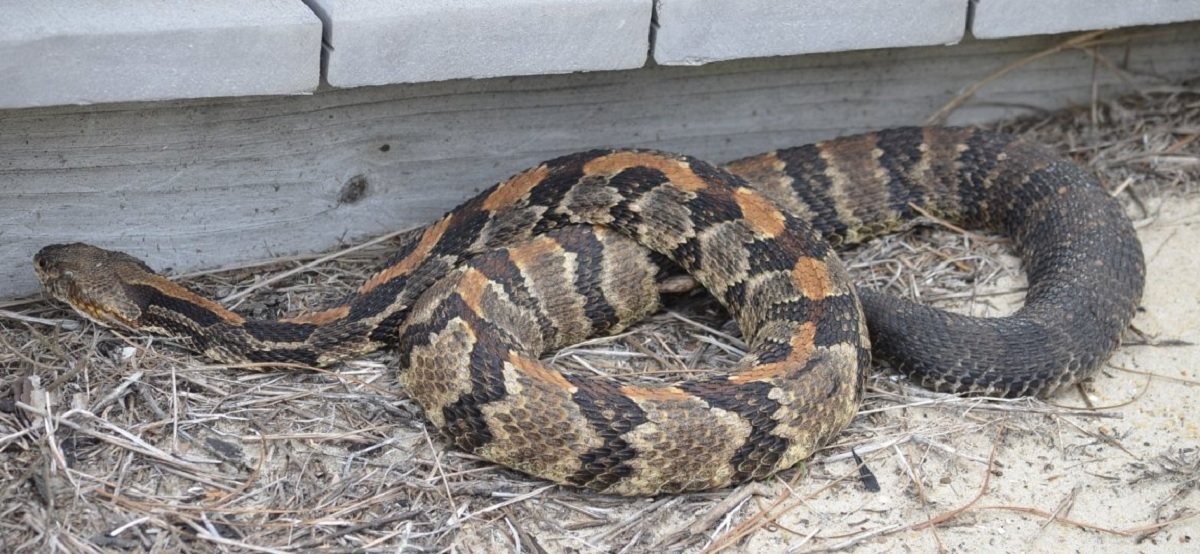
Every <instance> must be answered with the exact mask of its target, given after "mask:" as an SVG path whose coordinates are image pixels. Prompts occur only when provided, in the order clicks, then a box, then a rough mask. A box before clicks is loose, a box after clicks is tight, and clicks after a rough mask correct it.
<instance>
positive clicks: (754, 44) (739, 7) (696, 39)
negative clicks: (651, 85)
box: [654, 0, 967, 65]
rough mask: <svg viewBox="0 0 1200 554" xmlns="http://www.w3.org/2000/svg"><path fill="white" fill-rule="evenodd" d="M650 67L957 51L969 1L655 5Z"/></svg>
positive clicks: (681, 0)
mask: <svg viewBox="0 0 1200 554" xmlns="http://www.w3.org/2000/svg"><path fill="white" fill-rule="evenodd" d="M657 10H658V13H657V16H658V17H657V19H658V26H659V28H658V32H657V33H656V35H655V41H654V60H655V61H657V62H658V63H660V64H663V65H700V64H705V63H709V62H715V61H720V60H732V59H738V58H752V57H762V56H783V55H791V54H807V53H812V52H836V51H841V50H864V49H869V48H888V47H896V46H923V45H931V44H954V43H956V42H958V41H959V40H961V39H962V36H963V31H964V29H965V28H966V21H967V1H966V0H898V1H895V2H888V1H881V0H793V1H791V2H779V1H776V0H739V1H738V2H729V1H726V0H660V1H659V3H658V7H657Z"/></svg>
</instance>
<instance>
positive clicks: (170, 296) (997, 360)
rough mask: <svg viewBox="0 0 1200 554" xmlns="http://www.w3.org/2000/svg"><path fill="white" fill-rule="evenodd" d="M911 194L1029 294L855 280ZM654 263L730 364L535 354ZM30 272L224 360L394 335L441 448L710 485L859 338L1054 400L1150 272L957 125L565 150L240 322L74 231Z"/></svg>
mask: <svg viewBox="0 0 1200 554" xmlns="http://www.w3.org/2000/svg"><path fill="white" fill-rule="evenodd" d="M921 211H924V212H928V213H933V214H935V215H937V216H939V217H942V218H945V219H947V220H950V221H953V222H956V223H959V224H961V225H964V226H968V227H975V228H981V229H986V230H990V231H995V232H999V233H1002V234H1004V235H1007V236H1009V237H1011V238H1012V239H1013V241H1014V243H1015V244H1016V246H1017V249H1018V250H1019V252H1020V254H1021V255H1022V258H1023V260H1024V262H1025V267H1026V269H1027V271H1028V273H1029V281H1030V287H1029V294H1028V298H1027V300H1026V304H1025V306H1024V308H1022V309H1021V310H1020V311H1018V312H1017V313H1015V314H1013V315H1012V316H1009V317H1003V318H986V319H981V318H971V317H966V316H961V315H956V314H949V313H946V312H942V311H939V310H933V309H930V308H927V307H923V306H920V305H916V304H913V303H911V302H907V301H903V300H900V299H896V298H892V297H889V296H886V295H883V294H880V293H877V292H874V291H870V290H859V291H855V289H854V287H853V285H852V284H851V283H850V281H849V279H848V277H847V276H846V273H845V271H844V269H843V268H842V266H841V264H840V262H839V261H838V259H837V257H836V255H835V253H834V250H833V248H832V247H831V246H830V244H831V243H832V244H834V245H839V246H840V245H845V244H854V243H858V242H861V241H863V240H867V239H869V238H871V237H874V236H878V235H880V234H884V233H888V232H892V231H894V230H896V229H898V228H899V227H900V226H902V225H903V224H904V223H905V222H907V221H911V220H912V219H914V218H916V217H917V216H918V215H919V213H920V212H921ZM665 260H670V262H669V263H670V264H676V265H677V266H678V267H680V268H682V269H683V270H684V271H686V272H688V273H689V274H691V275H692V276H693V277H695V278H696V279H697V280H698V281H699V282H700V283H701V284H703V285H704V286H705V288H707V289H708V290H709V291H710V292H711V293H713V294H714V295H715V296H716V297H717V299H718V300H720V301H721V302H722V303H723V304H724V305H725V306H726V307H727V308H728V309H729V311H730V313H731V314H732V315H733V316H734V317H735V318H736V320H737V322H738V324H739V325H740V326H741V329H742V332H743V334H744V336H745V337H746V339H747V342H748V344H749V345H750V351H749V353H748V354H747V355H746V357H745V358H744V359H743V360H742V361H741V362H740V363H739V364H738V365H737V366H736V367H734V368H732V369H731V370H730V371H728V372H727V373H724V374H720V375H719V376H715V377H708V378H705V379H701V380H697V381H688V382H683V383H679V384H676V385H673V386H667V387H637V386H629V385H624V386H622V385H617V384H614V383H612V382H608V381H603V380H595V379H588V378H580V377H575V376H566V375H563V374H561V373H559V372H557V371H555V370H553V369H551V368H548V367H546V366H544V365H542V364H541V363H540V362H539V361H538V358H539V356H541V355H542V354H543V353H544V352H546V351H547V350H551V349H554V348H557V347H560V346H562V345H564V344H568V343H570V342H573V341H578V340H581V339H583V338H585V337H587V336H591V335H594V334H598V333H612V332H617V331H619V330H620V329H622V328H624V327H625V326H627V325H629V324H630V323H632V322H634V321H636V320H638V319H640V318H641V317H643V316H644V315H645V314H647V313H649V312H652V311H653V310H655V309H656V308H657V307H658V302H659V299H658V293H657V290H656V287H655V282H656V280H657V279H658V278H660V277H662V276H663V275H664V274H665V273H664V272H665V271H667V270H666V269H664V264H668V262H666V261H665ZM36 266H37V269H38V273H39V276H40V278H41V279H42V281H43V284H44V288H45V289H46V291H47V292H48V293H49V294H50V295H51V296H53V297H55V298H58V299H60V300H63V301H65V302H67V303H69V304H70V305H71V306H73V307H74V308H75V309H76V310H78V311H79V312H80V313H82V314H84V315H85V316H87V317H89V318H90V319H93V320H95V321H98V322H100V323H103V324H106V325H117V326H123V327H128V328H133V329H139V330H143V331H147V332H155V333H164V334H171V335H179V336H182V337H184V338H185V340H187V341H188V345H189V346H190V347H192V348H194V349H196V350H197V351H199V352H202V353H205V354H206V355H208V356H211V357H213V358H216V359H219V360H223V361H247V360H249V361H297V362H302V363H318V364H319V363H328V362H331V361H334V360H337V359H341V358H344V357H346V356H350V355H354V354H357V353H362V352H367V351H370V350H374V349H376V348H379V347H381V346H385V345H396V346H398V348H399V352H400V355H401V370H400V376H401V381H402V382H403V383H404V385H405V387H406V389H407V390H408V392H409V394H410V395H412V396H413V398H415V399H416V400H417V401H418V402H419V403H420V404H421V405H422V407H423V408H424V410H425V412H426V414H427V416H428V417H429V418H430V420H431V421H432V422H433V423H434V424H435V425H436V426H437V427H438V428H439V429H441V430H443V431H444V432H445V433H446V434H447V435H448V436H449V437H450V438H451V440H453V441H454V443H455V444H456V445H458V446H459V447H461V448H463V449H466V450H469V451H472V452H476V453H478V454H480V455H482V456H484V457H487V458H488V459H491V460H494V461H497V462H499V463H502V464H505V465H508V466H511V467H514V468H517V469H520V470H522V471H526V472H529V473H531V474H534V475H538V476H541V477H544V478H547V479H551V480H554V481H556V482H560V483H567V484H572V485H577V486H584V487H589V488H592V489H596V490H600V491H604V492H609V493H617V494H657V493H661V492H678V491H687V490H699V489H707V488H715V487H722V486H727V485H730V484H734V483H738V482H742V481H745V480H748V479H756V478H761V477H764V476H767V475H770V474H772V473H774V472H776V471H778V470H780V469H783V468H786V467H790V466H791V465H793V464H795V463H796V462H798V461H800V460H802V459H804V458H806V457H807V456H809V455H810V454H811V453H812V452H813V450H814V449H816V448H819V447H820V446H821V445H823V444H826V443H827V442H828V441H829V440H830V439H831V438H832V437H833V436H835V435H836V434H837V433H838V432H840V431H841V430H842V429H843V428H844V427H845V426H846V425H847V424H848V423H849V421H850V419H851V417H852V416H853V414H854V412H855V410H856V407H857V403H858V399H859V387H860V383H861V378H862V374H863V371H864V370H865V369H866V367H867V365H868V364H869V360H870V352H869V350H868V348H869V347H868V344H870V343H873V346H874V350H875V352H876V353H878V354H880V355H882V356H883V357H885V358H888V359H889V360H891V361H893V362H894V363H895V364H896V365H897V366H898V367H900V368H901V369H903V370H905V371H907V372H909V373H910V375H912V376H913V378H914V379H916V380H918V381H919V382H921V383H923V384H925V385H927V386H930V387H932V388H936V389H939V390H945V391H950V392H962V393H973V394H993V395H1005V396H1017V395H1035V394H1050V393H1052V392H1053V391H1055V390H1057V389H1059V388H1061V387H1063V386H1066V385H1068V384H1070V383H1073V382H1077V381H1078V380H1079V379H1083V378H1085V377H1087V376H1089V375H1091V374H1092V373H1093V372H1094V371H1095V370H1096V369H1097V368H1098V367H1099V366H1100V365H1101V364H1102V363H1103V362H1104V360H1105V359H1107V357H1108V356H1109V355H1110V354H1111V352H1112V350H1113V349H1114V348H1115V347H1116V346H1117V344H1118V342H1119V337H1120V334H1121V332H1122V331H1123V330H1124V328H1125V327H1126V326H1127V325H1128V323H1129V321H1130V319H1131V318H1132V316H1133V312H1134V310H1135V309H1136V306H1137V303H1138V301H1139V299H1140V296H1141V290H1142V284H1143V279H1144V277H1143V274H1144V265H1143V260H1142V253H1141V247H1140V245H1139V243H1138V241H1137V239H1136V236H1135V235H1134V234H1133V230H1132V226H1131V225H1130V223H1129V221H1128V220H1127V219H1126V218H1125V216H1124V214H1123V213H1122V211H1121V209H1120V207H1119V206H1118V205H1117V203H1116V202H1115V201H1114V200H1113V199H1111V198H1110V197H1109V196H1108V195H1107V194H1106V193H1105V192H1104V190H1103V189H1102V188H1101V187H1100V186H1099V185H1098V183H1096V181H1095V180H1094V179H1093V178H1092V177H1090V176H1089V175H1088V174H1087V173H1086V172H1085V171H1083V170H1082V169H1080V168H1078V167H1077V166H1075V165H1074V164H1071V163H1070V162H1068V161H1066V160H1063V159H1062V158H1060V157H1058V156H1056V155H1054V154H1053V153H1051V152H1050V151H1048V150H1047V149H1045V148H1042V147H1039V146H1036V145H1031V144H1029V143H1025V142H1021V141H1018V140H1015V139H1013V138H1012V137H1009V136H1006V135H1000V134H995V133H989V132H985V131H978V130H970V129H954V128H905V129H895V130H889V131H881V132H878V133H870V134H865V135H858V136H853V137H846V138H843V139H838V140H834V141H829V142H825V143H819V144H814V145H809V146H802V147H797V148H792V149H787V150H779V151H775V152H770V153H766V154H762V155H759V156H754V157H751V158H746V159H743V160H738V161H735V162H732V163H730V164H727V165H726V166H724V167H715V166H712V165H710V164H707V163H705V162H703V161H700V160H696V159H693V158H689V157H686V156H679V155H674V154H666V153H661V152H653V151H639V150H597V151H591V152H585V153H579V154H572V155H568V156H564V157H561V158H557V159H555V160H551V161H548V162H545V163H543V164H541V165H539V166H538V167H536V168H533V169H530V170H528V171H525V172H523V173H521V174H518V175H516V176H514V177H512V178H510V179H509V180H507V181H505V182H503V183H501V184H499V185H497V186H494V187H492V188H490V189H488V190H486V191H484V192H483V193H481V194H480V195H479V196H477V197H475V198H473V199H471V200H469V201H467V202H466V203H464V204H463V205H461V206H459V207H458V208H456V209H455V210H453V211H452V212H450V213H449V214H447V215H446V216H445V217H444V218H442V219H441V220H439V221H437V222H435V223H434V224H432V225H430V226H429V227H427V228H426V229H425V230H424V231H423V232H421V233H419V234H416V235H414V236H413V237H412V239H411V240H409V241H407V242H406V243H405V245H404V246H403V247H402V248H401V250H400V251H399V252H398V253H397V255H396V257H395V258H394V259H393V260H392V261H391V262H390V263H389V265H388V266H387V267H386V268H385V269H384V270H383V271H382V272H380V273H379V274H378V275H376V276H375V277H373V278H372V279H370V280H369V281H368V282H367V283H365V284H364V285H363V286H362V287H360V289H359V290H358V291H357V292H356V293H355V294H354V295H351V296H350V297H349V298H347V299H345V300H344V301H342V302H340V303H338V304H337V305H335V306H332V307H330V308H328V309H326V310H324V311H321V312H318V313H314V314H309V315H305V316H300V317H295V318H291V319H288V320H282V321H251V320H246V319H244V318H242V317H240V316H238V315H237V314H234V313H232V312H229V311H227V310H225V309H223V308H221V307H220V306H218V305H217V304H215V303H214V302H212V301H210V300H208V299H205V298H203V297H200V296H198V295H196V294H194V293H192V292H190V291H188V290H186V289H183V288H182V287H179V286H178V285H174V284H172V283H170V281H167V280H165V279H163V278H161V277H159V276H157V275H155V274H153V273H152V272H150V271H149V269H148V268H146V267H145V266H144V265H142V264H141V263H140V262H138V261H137V260H135V259H133V258H130V257H128V256H125V255H123V254H119V253H113V252H109V251H105V250H100V249H98V248H94V247H89V246H86V245H78V244H76V245H57V246H51V247H47V248H46V249H44V250H43V251H42V252H40V253H39V255H38V257H37V260H36ZM860 298H861V306H860ZM864 312H865V319H864V317H863V315H862V314H863V313H864ZM868 326H869V327H870V340H868V336H867V335H868V332H867V328H868Z"/></svg>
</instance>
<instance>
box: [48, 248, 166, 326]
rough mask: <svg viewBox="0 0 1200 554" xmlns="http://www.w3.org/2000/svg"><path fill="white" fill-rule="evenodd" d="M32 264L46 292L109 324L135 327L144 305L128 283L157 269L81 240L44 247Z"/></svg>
mask: <svg viewBox="0 0 1200 554" xmlns="http://www.w3.org/2000/svg"><path fill="white" fill-rule="evenodd" d="M33 267H34V272H36V273H37V278H38V281H39V282H40V283H41V285H42V291H43V292H45V294H46V295H47V296H49V297H50V298H53V299H55V300H58V301H59V302H62V303H64V304H66V305H68V306H70V307H71V308H73V309H74V310H75V311H76V312H79V314H80V315H82V316H84V317H86V318H88V319H90V320H92V321H94V322H96V323H99V324H101V325H104V326H108V327H136V325H134V324H133V322H135V321H136V320H137V318H138V317H140V316H141V313H142V309H141V307H140V306H139V304H138V303H137V302H136V301H134V300H133V299H132V298H131V297H130V290H129V288H128V286H127V285H126V283H129V282H131V281H130V279H129V278H130V277H133V276H136V275H142V274H146V273H149V274H153V273H154V272H153V271H152V270H151V269H150V268H149V267H147V266H146V264H144V263H142V262H141V260H138V259H137V258H134V257H133V256H130V255H128V254H125V253H122V252H114V251H111V250H104V249H102V248H97V247H95V246H91V245H89V244H83V243H79V242H77V243H73V244H52V245H49V246H47V247H45V248H42V249H41V250H40V251H39V252H38V253H37V254H36V255H34V257H33Z"/></svg>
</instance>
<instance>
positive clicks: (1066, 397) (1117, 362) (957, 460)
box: [732, 197, 1200, 552]
mask: <svg viewBox="0 0 1200 554" xmlns="http://www.w3.org/2000/svg"><path fill="white" fill-rule="evenodd" d="M1159 208H1160V209H1161V211H1160V212H1159V213H1158V215H1157V216H1156V217H1154V218H1153V220H1146V221H1143V222H1142V225H1143V226H1142V227H1141V229H1140V230H1139V237H1140V238H1141V240H1142V244H1143V246H1144V249H1145V253H1146V258H1147V261H1148V269H1147V283H1146V292H1145V296H1144V300H1143V310H1142V312H1141V313H1140V314H1139V315H1138V316H1137V318H1136V319H1135V321H1134V327H1135V328H1136V330H1137V331H1138V332H1139V333H1131V334H1130V335H1129V336H1128V337H1127V342H1128V344H1126V345H1125V346H1123V347H1122V348H1121V349H1120V350H1119V351H1118V352H1117V354H1116V355H1115V356H1114V357H1113V358H1112V360H1111V361H1110V363H1109V367H1108V368H1106V369H1105V370H1104V371H1103V372H1102V374H1101V375H1099V376H1098V377H1096V378H1095V379H1094V381H1093V383H1092V384H1091V385H1090V386H1088V387H1087V390H1088V394H1087V398H1086V399H1084V398H1083V397H1082V396H1081V395H1080V393H1078V392H1074V391H1072V392H1067V393H1064V394H1060V395H1059V396H1057V397H1055V398H1052V399H1050V400H1049V402H1051V403H1053V404H1055V405H1059V406H1070V407H1078V408H1087V407H1089V406H1092V407H1094V408H1095V409H1096V411H1095V413H1094V414H1088V413H1086V412H1085V414H1086V415H1084V416H1082V417H1079V416H1070V415H1032V414H1020V413H1019V412H1015V413H1014V414H1013V416H1012V417H1011V419H1008V418H1000V419H995V418H992V417H985V418H978V419H977V418H973V417H972V414H971V410H970V409H963V408H961V407H959V406H956V407H955V408H951V409H949V411H950V412H952V413H954V414H955V415H956V416H958V417H961V423H962V425H961V427H960V428H959V429H954V428H947V427H945V426H944V425H942V424H938V425H932V426H926V425H924V424H923V422H924V421H926V420H928V419H934V420H937V419H939V418H941V417H944V416H945V412H946V411H947V409H946V408H927V407H925V408H906V409H903V410H902V415H900V414H896V415H898V416H899V417H898V419H899V420H900V421H895V420H891V421H889V424H891V425H894V426H896V427H895V428H894V429H892V428H888V427H885V428H884V429H881V430H879V431H878V436H877V437H876V438H875V439H874V440H873V441H872V442H871V444H872V445H879V446H886V445H888V443H890V442H893V441H892V440H891V439H893V438H896V437H899V438H900V440H903V441H904V442H903V443H902V445H895V446H886V447H884V448H880V449H879V450H876V451H875V452H873V453H871V455H869V456H866V459H867V463H868V465H869V466H870V467H871V468H872V469H873V470H874V472H875V474H876V475H877V477H878V479H879V482H880V485H881V487H882V489H883V490H882V491H881V492H879V493H875V494H872V493H867V492H865V491H864V490H863V489H862V487H860V486H857V485H840V486H836V487H834V488H832V489H831V490H822V489H823V488H824V487H825V482H827V481H828V480H830V479H838V478H841V477H844V476H846V475H847V474H851V473H852V472H853V469H852V467H853V465H852V463H851V462H850V461H842V462H837V463H827V464H820V463H818V464H816V465H815V467H814V476H815V477H816V479H814V480H813V481H814V482H806V483H803V484H802V485H800V488H799V489H798V490H797V492H796V494H795V496H798V497H802V498H804V499H805V500H804V501H803V502H799V504H798V505H797V506H796V507H794V508H792V509H790V510H789V511H787V512H786V513H785V514H784V515H782V516H781V517H780V518H778V519H777V520H776V521H777V529H776V530H771V528H770V527H768V528H767V529H766V530H765V531H759V532H757V533H755V534H754V535H752V536H751V538H750V540H749V541H748V542H746V543H744V544H741V545H738V546H737V547H735V548H733V549H732V551H744V552H774V551H797V550H798V551H807V550H809V548H812V549H814V550H823V549H834V548H836V547H838V546H839V544H840V543H849V542H851V541H854V540H855V539H856V538H859V537H865V538H863V539H862V542H860V543H858V544H857V546H856V547H854V548H851V550H853V551H856V552H857V551H861V552H894V551H910V552H932V551H938V550H945V551H951V552H977V551H991V552H1196V551H1198V550H1197V549H1200V517H1194V516H1196V515H1197V514H1198V513H1200V494H1198V493H1197V490H1196V488H1197V483H1198V481H1197V480H1198V479H1200V422H1198V421H1197V419H1196V417H1195V414H1196V413H1198V411H1200V272H1198V271H1197V269H1198V268H1200V198H1196V197H1191V198H1188V199H1185V200H1184V199H1170V200H1168V201H1165V202H1163V203H1162V204H1161V206H1156V207H1155V209H1159ZM1008 300H1012V299H1011V298H1008ZM1139 334H1140V335H1141V336H1140V337H1139V336H1137V335H1139ZM1095 416H1103V417H1095ZM860 423H863V422H861V421H860ZM923 427H929V428H930V431H932V433H927V432H925V431H923V430H922V428H923ZM908 434H912V435H908ZM916 437H922V439H921V440H920V441H917V440H913V439H914V438H916ZM935 445H937V446H935ZM989 459H991V463H990V465H989V463H988V461H989ZM989 467H990V470H989ZM989 473H990V476H989ZM851 480H852V479H851ZM985 480H986V483H985ZM776 494H778V492H776ZM964 507H966V510H965V511H963V512H962V513H961V514H960V515H958V516H957V517H955V518H954V519H953V520H949V521H946V522H945V523H944V524H942V525H939V526H937V527H934V528H929V529H921V530H908V531H903V532H894V533H893V532H892V528H893V527H897V528H909V527H912V526H913V524H914V523H916V524H917V525H918V526H919V525H920V523H921V522H924V521H927V520H930V519H934V520H937V519H938V518H939V517H944V515H946V514H953V513H955V511H956V510H958V509H961V508H964ZM1052 518H1053V519H1054V520H1052ZM1055 520H1056V521H1055ZM1066 520H1070V522H1067V521H1066ZM1166 522H1174V523H1171V524H1169V525H1165V526H1162V527H1159V526H1160V525H1162V524H1163V523H1166ZM785 529H790V530H791V532H787V531H785ZM812 533H815V534H816V535H817V536H821V537H826V538H832V537H835V536H836V537H839V538H843V540H842V541H837V540H834V541H819V542H816V543H814V544H811V545H807V546H806V545H801V544H800V543H801V542H802V541H801V540H799V539H798V538H797V536H796V535H800V536H807V535H808V534H812ZM878 533H886V534H887V536H886V537H879V538H875V539H872V538H871V536H872V535H873V534H878Z"/></svg>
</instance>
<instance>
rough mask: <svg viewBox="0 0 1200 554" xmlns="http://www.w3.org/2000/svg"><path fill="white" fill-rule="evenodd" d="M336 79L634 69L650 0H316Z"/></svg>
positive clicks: (341, 83) (645, 35) (339, 82)
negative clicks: (403, 0)
mask: <svg viewBox="0 0 1200 554" xmlns="http://www.w3.org/2000/svg"><path fill="white" fill-rule="evenodd" d="M309 2H310V5H311V6H312V7H313V9H314V11H316V12H317V14H318V15H320V16H321V19H322V20H323V21H324V22H325V41H326V42H327V43H328V44H329V45H330V48H329V50H330V51H329V55H328V60H327V66H326V68H325V77H326V79H327V80H328V81H329V84H331V85H333V86H337V87H354V86H361V85H381V84H388V83H414V82H422V81H441V80H446V79H458V78H482V77H502V76H509V75H533V74H543V73H568V72H572V71H595V70H608V69H630V68H635V67H641V66H642V65H644V64H645V63H646V56H647V51H648V48H649V37H650V14H651V10H652V7H653V1H652V0H408V1H405V2H393V1H388V0H309Z"/></svg>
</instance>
